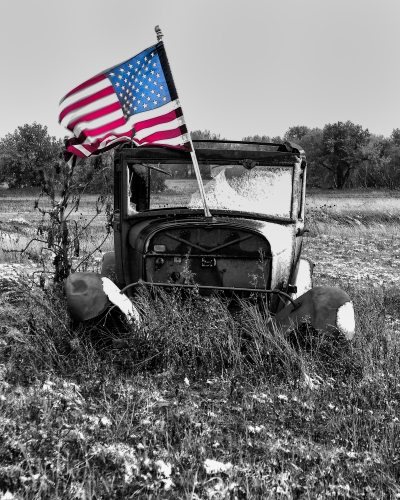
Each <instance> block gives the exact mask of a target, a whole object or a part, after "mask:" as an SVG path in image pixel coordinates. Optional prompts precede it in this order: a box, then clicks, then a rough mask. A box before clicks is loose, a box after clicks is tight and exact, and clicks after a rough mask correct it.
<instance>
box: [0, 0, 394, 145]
mask: <svg viewBox="0 0 400 500" xmlns="http://www.w3.org/2000/svg"><path fill="white" fill-rule="evenodd" d="M0 6H1V12H2V15H1V18H0V47H1V51H0V63H1V68H2V80H1V92H0V111H1V114H0V117H1V118H0V137H3V136H4V135H6V134H7V133H12V132H13V131H14V130H15V129H16V128H17V127H18V126H20V125H24V124H26V123H28V124H31V123H33V122H35V121H36V122H37V123H40V124H42V125H46V126H47V127H48V130H49V133H50V134H51V135H55V136H56V137H63V136H64V135H65V130H64V129H63V128H62V127H61V126H60V125H59V124H58V103H59V101H60V99H61V98H62V97H63V96H64V95H65V94H66V93H67V92H69V91H70V90H72V89H73V88H74V87H76V86H77V85H79V84H80V83H82V82H84V81H85V80H86V79H88V78H90V77H92V76H94V75H96V74H98V73H100V72H101V71H102V70H105V69H107V68H109V67H111V66H114V65H116V64H118V63H120V62H122V61H124V60H126V59H129V58H130V57H133V56H134V55H135V54H137V53H139V52H141V51H142V50H143V49H145V48H146V47H149V46H151V45H154V44H155V43H156V42H157V39H156V35H155V32H154V27H155V25H160V27H161V29H162V32H163V34H164V39H163V41H164V44H165V47H166V51H167V55H168V59H169V62H170V66H171V69H172V73H173V76H174V80H175V84H176V87H177V90H178V94H179V98H180V102H181V105H182V109H183V113H184V116H185V120H186V123H187V126H188V129H189V130H199V129H200V130H205V129H207V130H210V131H211V132H214V133H219V134H221V137H225V138H227V139H231V140H240V139H242V138H243V137H244V136H248V135H256V134H258V135H269V136H271V137H272V136H276V135H281V136H282V135H283V134H284V133H285V132H286V131H287V129H288V128H289V127H291V126H294V125H307V126H308V127H311V128H313V127H321V128H322V127H323V126H324V125H325V124H327V123H335V122H338V121H347V120H350V121H352V122H353V123H356V124H360V125H362V126H363V127H364V128H368V129H369V130H370V132H373V133H375V134H382V135H384V136H389V135H390V134H391V132H392V130H393V129H394V128H400V64H399V49H400V29H399V21H400V0H245V1H243V0H241V1H239V0H202V1H194V0H186V1H183V0H152V1H151V2H149V1H145V2H143V1H138V0H118V1H117V2H110V1H109V0H79V1H77V0H69V1H68V2H67V1H65V0H34V1H32V0H0Z"/></svg>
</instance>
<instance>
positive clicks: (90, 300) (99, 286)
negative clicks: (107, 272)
mask: <svg viewBox="0 0 400 500" xmlns="http://www.w3.org/2000/svg"><path fill="white" fill-rule="evenodd" d="M64 287H65V293H66V297H67V306H68V310H69V313H70V315H71V318H72V319H73V320H74V321H88V320H89V319H93V318H96V316H100V314H103V313H104V312H105V311H106V310H107V309H108V308H109V307H111V306H112V305H115V306H117V307H118V308H119V309H120V310H121V311H122V312H123V313H124V314H125V316H126V318H127V319H128V321H130V322H135V323H136V324H137V325H139V324H140V316H139V312H138V310H137V309H136V307H135V306H134V305H133V304H132V302H131V301H130V300H129V299H128V297H127V296H126V295H124V294H121V293H120V290H119V288H118V287H117V286H116V285H115V284H114V283H113V282H112V281H111V280H110V279H109V278H106V277H104V276H101V275H100V274H97V273H73V274H70V275H69V276H68V278H67V279H66V280H65V283H64Z"/></svg>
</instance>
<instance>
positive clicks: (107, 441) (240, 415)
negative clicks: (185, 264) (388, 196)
mask: <svg viewBox="0 0 400 500" xmlns="http://www.w3.org/2000/svg"><path fill="white" fill-rule="evenodd" d="M317 222H318V221H317ZM318 223H319V224H320V226H319V228H318V231H319V233H316V232H314V233H311V236H310V238H309V239H308V241H307V242H306V245H305V249H306V252H307V254H308V255H309V256H310V257H312V258H314V260H315V261H316V263H317V268H316V270H317V273H316V280H317V284H329V285H337V286H341V287H342V288H344V289H345V290H346V291H347V292H348V293H349V295H350V296H351V297H352V300H353V302H354V306H355V312H356V322H357V331H356V336H355V339H354V341H353V342H352V343H351V344H345V345H339V344H334V343H332V341H331V339H330V338H328V337H324V336H319V337H315V336H314V335H313V332H312V331H310V329H309V328H307V327H306V326H305V327H304V331H303V336H302V337H297V338H295V339H290V338H285V337H284V336H283V335H282V334H281V332H279V331H277V330H276V329H274V328H273V327H271V326H270V323H269V318H268V316H267V315H266V314H265V313H263V311H262V310H260V308H259V307H256V305H255V304H253V303H252V302H251V301H246V302H242V303H241V310H240V313H238V312H237V310H235V313H234V314H232V313H231V312H230V310H229V307H228V305H229V304H227V303H226V302H225V301H224V300H223V299H222V298H220V297H218V296H216V297H201V296H199V295H198V294H197V293H196V291H194V292H190V293H187V294H185V295H182V294H181V293H178V292H173V293H170V294H167V293H165V292H164V291H161V292H160V293H157V295H154V294H152V291H151V290H150V289H144V288H143V289H142V290H141V292H140V293H139V295H138V296H136V297H135V305H136V306H137V307H138V309H139V311H140V312H141V314H142V317H143V322H142V325H141V326H140V328H135V327H132V326H130V325H129V324H126V325H124V328H123V330H122V331H121V328H120V327H119V328H118V329H117V328H116V326H115V325H114V324H113V321H114V317H113V313H112V314H110V315H108V316H106V317H104V318H102V319H101V320H97V321H96V323H92V324H86V325H84V326H82V325H81V326H78V325H73V324H72V323H71V321H70V319H69V317H68V315H67V313H66V308H65V304H64V302H63V298H62V295H60V294H59V291H58V288H57V286H55V285H51V286H48V287H45V290H43V289H41V288H40V287H37V286H34V285H33V284H32V283H28V282H26V286H23V287H22V288H21V282H19V284H16V283H15V282H13V281H10V282H9V283H8V285H7V289H4V290H3V293H2V295H1V299H0V457H1V458H0V492H2V493H3V494H6V492H7V491H8V492H9V493H7V495H8V498H15V499H19V498H71V499H76V498H134V497H138V498H149V499H150V498H188V499H189V498H190V499H200V498H201V499H218V498H220V499H222V498H231V499H234V498H237V499H244V498H276V499H278V498H288V499H303V498H304V499H308V498H343V499H344V498H366V499H381V498H393V499H394V498H399V496H400V489H399V486H398V485H399V483H400V473H399V471H400V467H399V465H400V432H399V431H400V421H399V405H400V335H399V332H400V318H399V315H398V306H399V302H400V294H399V292H398V287H397V286H396V285H395V284H393V283H394V282H393V281H392V280H389V277H390V271H389V263H385V262H386V261H385V259H386V257H387V259H388V262H389V258H391V259H392V261H395V258H396V255H397V253H396V252H397V249H398V246H397V243H396V242H397V236H396V234H395V232H394V229H393V235H386V236H385V237H386V238H387V239H386V240H385V239H383V240H382V239H381V240H380V241H383V242H384V245H383V247H382V248H381V249H379V248H378V247H377V240H375V237H374V231H373V230H371V229H368V228H367V229H368V231H369V232H368V231H367V229H363V234H361V233H360V232H357V231H353V230H350V229H349V227H347V226H344V225H339V224H337V226H338V229H337V231H338V233H337V234H336V237H332V234H331V233H329V230H330V229H329V220H328V221H320V222H318ZM357 227H359V226H357ZM368 227H369V228H370V226H368ZM324 228H325V229H324ZM313 231H315V228H314V229H313ZM323 231H325V233H324V232H323ZM340 231H341V233H340ZM389 241H391V243H388V242H389ZM385 242H386V243H385ZM323 252H326V253H323ZM382 258H383V260H382ZM367 266H369V267H368V268H367ZM379 266H381V267H379ZM366 268H367V269H368V273H369V278H366V277H364V278H362V277H361V278H360V279H358V278H357V276H358V273H360V275H361V273H362V272H364V271H365V269H366ZM368 273H367V274H368ZM385 273H387V275H386V274H385ZM392 275H393V276H395V275H396V273H395V272H393V271H392ZM386 276H387V278H386ZM378 279H380V280H382V281H383V285H376V280H378ZM374 283H375V286H373V285H374ZM28 284H29V286H28ZM99 333H101V335H99ZM121 336H122V337H123V338H124V340H125V341H126V343H127V345H128V348H127V349H123V350H116V349H113V348H112V342H111V340H113V339H115V338H121Z"/></svg>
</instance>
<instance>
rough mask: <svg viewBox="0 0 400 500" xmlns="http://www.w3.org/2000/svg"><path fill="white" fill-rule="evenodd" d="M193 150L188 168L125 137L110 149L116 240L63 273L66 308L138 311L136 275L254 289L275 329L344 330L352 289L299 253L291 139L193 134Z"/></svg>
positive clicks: (245, 292)
mask: <svg viewBox="0 0 400 500" xmlns="http://www.w3.org/2000/svg"><path fill="white" fill-rule="evenodd" d="M195 150H196V155H197V159H198V163H199V166H200V174H201V178H197V180H196V178H195V177H193V169H192V163H191V158H190V154H189V153H186V152H182V151H178V150H172V149H166V148H161V147H159V148H157V147H151V148H150V147H149V148H136V147H130V146H123V147H121V148H120V149H118V150H116V151H115V160H114V161H115V165H114V184H115V188H114V189H115V192H114V209H115V212H114V241H115V243H114V245H115V252H113V253H109V254H106V255H105V256H104V261H103V269H102V273H101V275H95V274H93V273H75V274H72V275H71V276H70V277H69V278H68V280H67V282H66V292H67V300H68V304H69V309H70V312H71V315H72V317H73V318H74V319H77V320H80V321H83V320H87V319H90V318H93V317H95V316H97V315H99V314H101V313H103V312H104V311H105V310H106V309H107V307H108V306H109V305H110V303H114V304H117V303H118V304H119V302H118V301H120V300H121V299H122V298H123V302H124V303H123V304H122V305H121V308H122V309H124V308H125V312H127V313H128V314H130V315H131V316H132V317H133V318H134V319H135V320H136V321H140V319H139V315H138V313H137V311H136V310H135V308H134V302H135V293H136V291H137V289H138V287H141V286H151V287H153V288H154V289H156V288H157V287H163V288H168V289H171V288H173V287H175V288H176V287H178V288H182V289H184V288H197V289H198V291H199V293H201V294H211V293H212V292H213V291H214V290H218V291H219V293H222V294H226V295H227V296H230V297H232V296H234V297H249V296H251V297H255V296H258V297H263V298H264V299H263V303H264V304H266V306H267V308H268V310H269V312H270V314H271V316H273V317H274V318H275V322H276V324H277V325H278V326H279V327H281V328H282V329H283V331H289V330H291V329H293V328H296V327H297V326H298V325H300V324H301V323H303V322H304V321H307V322H308V323H309V324H311V325H312V326H313V327H314V328H315V329H317V330H324V331H330V332H335V333H336V334H337V333H338V332H341V334H343V335H344V336H345V337H346V338H347V339H351V338H352V337H353V334H354V311H353V306H352V303H351V301H350V298H349V296H348V295H347V293H346V292H344V291H343V290H341V289H339V288H334V287H315V288H313V281H312V272H313V266H314V265H313V263H312V262H311V261H309V260H308V259H304V258H302V257H301V248H302V241H303V235H304V233H305V231H306V229H305V193H306V170H307V161H306V155H305V153H304V151H303V150H302V149H301V148H300V147H299V146H297V145H295V144H292V143H288V142H285V143H282V144H272V143H263V144H261V143H245V142H238V141H237V142H224V141H201V142H200V143H199V142H195ZM160 179H161V180H160ZM164 179H165V180H164ZM158 185H159V187H161V188H164V190H161V189H158V190H157V186H158ZM165 188H166V189H165ZM203 193H205V197H204V196H203ZM204 198H205V200H204ZM205 204H206V205H205ZM110 280H112V281H113V282H114V283H115V284H116V285H117V286H118V288H117V286H115V285H112V284H111V281H110ZM121 292H122V293H121ZM127 297H129V299H127ZM131 305H132V306H131Z"/></svg>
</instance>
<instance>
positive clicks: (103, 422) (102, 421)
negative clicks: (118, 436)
mask: <svg viewBox="0 0 400 500" xmlns="http://www.w3.org/2000/svg"><path fill="white" fill-rule="evenodd" d="M100 424H101V425H102V426H103V427H110V426H111V420H110V419H109V418H107V417H101V419H100Z"/></svg>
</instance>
